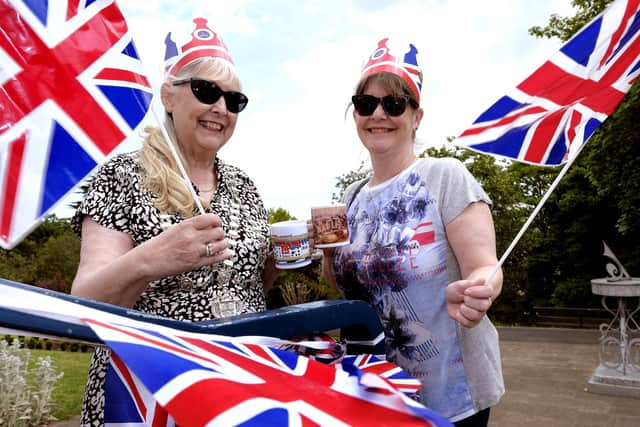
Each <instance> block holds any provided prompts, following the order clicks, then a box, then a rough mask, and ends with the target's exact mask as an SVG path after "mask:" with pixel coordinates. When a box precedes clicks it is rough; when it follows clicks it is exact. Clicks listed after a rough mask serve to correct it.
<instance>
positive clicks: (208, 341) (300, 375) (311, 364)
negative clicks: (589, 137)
mask: <svg viewBox="0 0 640 427" xmlns="http://www.w3.org/2000/svg"><path fill="white" fill-rule="evenodd" d="M84 320H85V322H86V323H87V324H88V325H89V326H91V328H92V329H93V330H94V332H95V333H96V334H97V335H98V336H99V337H100V339H101V340H102V341H103V342H104V343H106V344H107V345H108V346H109V347H110V348H111V350H112V351H113V352H114V353H115V354H116V355H117V357H116V358H115V360H116V361H117V362H116V365H117V366H116V369H114V371H115V370H117V371H118V373H114V372H111V373H110V374H109V375H110V376H108V379H111V380H112V379H122V381H121V383H122V385H121V386H119V392H120V393H121V394H123V395H124V396H125V398H126V396H127V395H129V396H133V397H132V400H134V403H132V404H130V405H128V406H127V405H124V404H123V405H120V408H121V409H122V410H123V411H125V410H126V411H128V412H126V413H120V414H116V413H114V412H109V418H108V419H107V418H105V423H109V424H110V425H112V426H117V425H163V426H164V425H172V423H174V420H175V424H177V425H184V426H204V425H221V426H238V425H242V426H263V425H269V426H313V425H331V426H370V425H376V426H408V425H411V426H414V425H422V426H440V427H444V426H448V427H450V426H451V425H452V424H451V423H450V422H449V421H448V420H447V419H446V418H444V417H442V416H440V415H438V414H437V413H435V412H433V411H431V410H429V409H427V408H425V407H424V406H422V405H420V404H419V403H417V402H415V401H413V400H412V399H410V398H409V397H407V396H406V395H405V394H404V393H402V392H400V391H399V390H398V389H397V388H396V387H394V386H393V385H392V384H393V381H391V379H393V377H396V376H398V375H401V374H400V373H399V372H397V368H393V369H392V368H391V366H390V365H391V364H389V363H388V362H383V363H381V362H380V361H379V360H377V359H375V358H373V359H372V358H368V359H367V358H364V359H363V358H361V359H359V360H355V359H353V358H345V359H346V360H347V363H343V364H336V365H326V364H324V363H321V362H318V361H315V360H312V359H309V358H307V357H304V356H300V355H298V354H296V353H294V352H291V351H284V350H279V349H276V348H272V347H269V346H267V345H262V344H252V343H250V342H251V340H250V339H249V338H250V337H240V338H229V337H222V336H211V335H209V336H207V335H202V334H190V333H187V332H183V331H178V330H173V329H169V328H157V327H153V328H151V327H149V328H146V327H137V326H132V325H120V324H116V323H112V322H102V321H97V320H89V319H84ZM254 338H259V337H254ZM248 339H249V340H248ZM120 361H121V362H122V363H120ZM125 365H126V366H125ZM377 366H379V367H380V368H379V369H378V368H377ZM361 368H363V369H361ZM376 370H380V371H381V373H382V374H383V376H380V375H377V373H374V372H375V371H376ZM122 372H127V373H126V374H124V375H122V374H121V373H122ZM385 375H386V377H387V378H385V377H384V376H385ZM127 376H128V379H125V378H126V377H127ZM394 381H395V380H394ZM415 384H416V383H415V381H414V382H413V383H411V382H410V381H407V388H408V389H411V390H412V391H415V387H416V385H415ZM107 389H108V390H109V391H108V394H107V395H106V396H105V398H106V401H107V402H109V401H110V400H112V399H113V398H114V397H115V396H114V393H116V392H118V390H116V387H114V386H109V387H108V388H107ZM150 396H153V398H155V403H154V402H153V399H150V398H149V397H150ZM125 400H126V399H125ZM132 408H133V409H132ZM162 408H164V410H163V409H162ZM113 410H114V407H113V405H112V406H111V407H110V409H109V411H113ZM164 411H166V412H164ZM106 414H107V413H106V412H105V416H107V415H106ZM127 414H128V415H129V416H130V418H127V417H126V415H127ZM142 414H150V415H149V416H151V417H152V418H147V421H146V423H147V424H144V422H142V421H141V418H142V417H143V415H142ZM171 417H172V418H171ZM152 419H153V422H155V424H152ZM127 423H128V424H127Z"/></svg>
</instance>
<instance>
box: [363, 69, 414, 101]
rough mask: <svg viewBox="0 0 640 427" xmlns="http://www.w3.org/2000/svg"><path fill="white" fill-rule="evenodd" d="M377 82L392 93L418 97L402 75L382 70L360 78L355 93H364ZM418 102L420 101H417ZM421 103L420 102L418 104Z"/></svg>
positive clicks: (412, 97)
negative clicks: (370, 85)
mask: <svg viewBox="0 0 640 427" xmlns="http://www.w3.org/2000/svg"><path fill="white" fill-rule="evenodd" d="M373 82H375V83H377V84H379V85H380V86H382V87H383V88H384V89H386V90H388V91H389V92H390V93H391V94H392V95H408V96H410V97H411V99H413V100H414V101H416V99H415V98H416V97H415V95H414V93H413V91H412V90H411V88H410V87H409V85H408V84H407V83H406V82H405V81H404V79H403V78H402V77H400V76H397V75H395V74H393V73H389V72H386V71H382V72H379V73H374V74H369V75H368V76H366V77H365V78H364V79H362V80H360V82H359V83H358V85H357V86H356V91H355V94H354V95H362V94H363V93H364V91H365V89H366V88H367V86H369V84H371V83H373ZM416 104H418V102H417V101H416ZM418 105H419V104H418Z"/></svg>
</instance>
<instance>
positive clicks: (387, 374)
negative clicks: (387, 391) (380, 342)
mask: <svg viewBox="0 0 640 427" xmlns="http://www.w3.org/2000/svg"><path fill="white" fill-rule="evenodd" d="M341 362H342V367H343V369H345V370H349V369H348V368H347V366H354V367H356V368H357V369H358V370H359V371H360V372H365V373H372V374H376V375H379V376H380V377H382V378H385V379H386V380H387V381H389V383H391V384H392V385H393V387H395V388H396V389H397V390H399V391H401V392H403V393H405V394H407V395H409V396H411V395H414V394H415V393H416V392H417V391H418V390H420V388H422V384H421V383H420V381H419V380H417V379H415V378H414V377H412V376H410V375H409V374H407V373H406V372H405V371H404V370H403V369H402V368H400V367H399V366H398V365H396V364H394V363H391V362H388V361H387V360H386V359H385V358H384V356H383V355H382V356H377V355H373V354H359V355H347V356H344V358H343V359H342V361H341Z"/></svg>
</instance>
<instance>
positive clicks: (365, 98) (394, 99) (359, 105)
mask: <svg viewBox="0 0 640 427" xmlns="http://www.w3.org/2000/svg"><path fill="white" fill-rule="evenodd" d="M351 102H353V108H355V109H356V112H357V113H358V114H360V115H361V116H370V115H372V114H373V112H374V111H376V108H378V104H382V109H383V110H384V112H385V113H387V114H388V115H390V116H392V117H396V116H400V115H402V114H403V113H404V111H405V110H406V109H407V103H409V104H410V105H411V106H412V107H413V108H418V107H419V105H418V103H417V102H416V100H415V99H413V98H412V97H410V96H409V95H387V96H383V97H382V98H378V97H377V96H373V95H353V96H352V97H351Z"/></svg>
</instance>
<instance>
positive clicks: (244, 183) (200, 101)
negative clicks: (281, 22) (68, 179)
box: [71, 18, 275, 425]
mask: <svg viewBox="0 0 640 427" xmlns="http://www.w3.org/2000/svg"><path fill="white" fill-rule="evenodd" d="M193 22H194V23H195V29H194V30H193V32H192V33H191V37H190V40H188V41H187V42H186V43H184V44H177V43H176V41H175V38H176V36H179V34H171V33H170V34H169V35H168V36H167V39H166V41H165V42H166V44H167V55H166V58H167V61H166V68H165V73H166V74H165V80H164V82H163V84H162V87H161V91H160V96H161V100H162V104H163V106H164V110H165V113H166V114H165V116H166V117H165V127H166V130H167V132H166V133H167V136H168V137H169V139H170V141H166V138H165V137H164V136H163V132H162V131H161V130H160V129H159V128H151V127H148V128H147V129H145V132H146V137H145V140H144V143H143V146H142V148H141V149H140V150H139V151H135V152H131V153H126V154H121V155H118V156H116V157H114V158H112V159H111V160H109V161H108V162H106V163H105V164H104V165H103V166H102V167H101V168H100V169H99V170H98V171H97V172H96V173H95V174H94V176H93V179H92V182H91V186H90V188H89V191H88V193H87V194H86V196H85V198H84V200H83V201H82V203H81V205H80V207H79V208H78V210H77V212H76V214H75V216H74V218H73V219H72V226H73V227H74V230H75V231H76V232H77V233H78V235H79V236H80V237H81V240H82V246H81V255H80V264H79V267H78V272H77V274H76V277H75V280H74V282H73V286H72V290H71V293H72V294H74V295H78V296H81V297H85V298H90V299H94V300H98V301H103V302H107V303H111V304H116V305H120V306H125V307H133V308H134V309H136V310H141V311H144V312H147V313H152V314H154V315H158V316H162V317H168V318H173V319H177V320H183V321H203V320H209V319H214V318H218V317H224V316H228V315H234V314H241V313H248V312H256V311H261V310H264V309H265V308H266V307H265V296H264V292H265V290H266V289H267V288H268V287H269V286H270V285H271V284H272V283H273V280H274V279H275V268H274V266H273V260H272V259H269V260H267V250H268V223H267V213H266V211H265V209H264V206H263V203H262V200H261V198H260V195H259V194H258V192H257V190H256V187H255V185H254V183H253V182H252V181H251V179H250V178H249V177H248V176H247V175H246V174H245V173H244V172H243V171H242V170H240V169H238V168H237V167H235V166H232V165H229V164H227V163H225V162H224V161H222V160H221V159H220V158H219V157H218V151H219V150H220V149H221V148H222V147H223V146H224V145H225V144H226V143H227V142H228V141H229V139H230V138H231V136H232V135H233V132H234V129H235V126H236V122H237V120H238V114H239V113H240V112H241V111H242V110H244V108H245V107H246V106H247V103H248V99H247V97H246V96H245V95H244V94H243V93H242V92H241V87H240V80H239V78H238V76H237V74H236V70H235V67H234V65H233V61H232V59H231V56H230V55H229V51H228V49H227V47H226V45H225V44H224V43H223V42H222V40H221V39H220V38H219V37H218V35H217V34H216V33H215V32H213V31H212V30H211V29H210V28H209V27H208V26H207V21H206V19H203V18H196V19H194V21H193ZM168 144H173V148H174V150H172V149H171V148H172V147H170V146H169V145H168ZM172 151H175V152H176V153H177V155H178V159H179V161H178V160H176V158H175V156H174V153H172ZM180 163H181V164H182V165H183V168H182V169H183V170H184V171H185V172H186V174H187V175H188V178H189V180H190V182H189V183H187V182H186V180H185V179H184V178H183V175H182V173H181V170H180V167H179V164H180ZM189 186H191V187H192V188H189ZM193 194H196V195H197V196H198V200H196V199H195V198H194V197H193ZM200 208H202V211H200ZM108 366H109V351H108V350H106V349H104V348H98V349H97V350H96V353H95V355H94V358H93V361H92V364H91V368H90V372H89V380H88V383H87V389H86V393H85V400H84V403H83V411H82V420H81V423H82V425H102V424H104V423H105V422H109V421H110V420H108V419H105V413H108V411H106V410H105V398H104V396H105V383H106V381H105V377H107V376H108V375H107V367H108ZM110 404H114V402H106V405H110Z"/></svg>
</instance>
